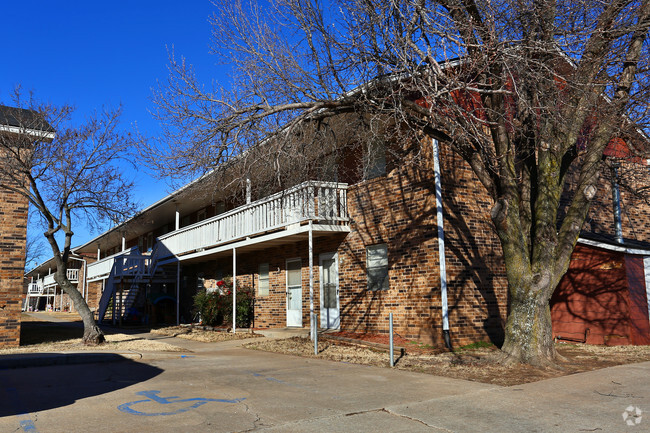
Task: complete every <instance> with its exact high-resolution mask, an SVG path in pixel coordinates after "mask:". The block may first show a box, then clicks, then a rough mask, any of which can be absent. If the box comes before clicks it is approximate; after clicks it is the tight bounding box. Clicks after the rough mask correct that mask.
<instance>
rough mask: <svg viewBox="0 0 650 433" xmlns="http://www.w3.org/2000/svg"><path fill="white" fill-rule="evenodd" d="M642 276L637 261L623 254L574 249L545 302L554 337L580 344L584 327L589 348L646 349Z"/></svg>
mask: <svg viewBox="0 0 650 433" xmlns="http://www.w3.org/2000/svg"><path fill="white" fill-rule="evenodd" d="M638 259H640V267H639V261H638ZM628 268H629V269H628ZM643 275H644V274H643V259H642V257H641V256H637V257H634V256H630V257H629V259H628V260H626V256H625V255H624V254H623V253H617V252H613V251H607V250H603V249H599V248H594V247H589V246H585V245H578V246H576V249H575V251H574V253H573V257H572V260H571V265H570V267H569V271H568V272H567V274H566V275H565V276H564V278H563V279H562V281H561V282H560V285H559V286H558V288H557V290H556V291H555V293H554V294H553V298H552V299H551V317H552V320H553V333H554V335H555V336H561V337H569V338H572V339H579V340H580V339H583V338H584V335H585V330H586V329H587V328H588V329H589V334H588V336H587V343H589V344H609V345H618V344H649V343H650V341H648V338H649V334H648V332H649V330H648V329H647V328H648V327H650V325H649V324H648V316H647V314H648V312H647V302H646V301H645V281H644V277H643ZM631 293H632V295H631ZM641 294H642V295H643V299H641V296H640V295H641ZM642 300H643V303H642V304H641V301H642ZM640 305H642V306H643V307H645V318H643V317H642V311H641V309H640V308H639V306H640ZM643 320H645V328H644V327H643V326H644V325H643V323H642V322H643Z"/></svg>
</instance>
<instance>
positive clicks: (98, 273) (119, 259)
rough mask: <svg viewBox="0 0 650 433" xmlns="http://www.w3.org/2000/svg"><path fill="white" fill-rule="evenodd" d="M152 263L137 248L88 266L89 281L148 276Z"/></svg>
mask: <svg viewBox="0 0 650 433" xmlns="http://www.w3.org/2000/svg"><path fill="white" fill-rule="evenodd" d="M150 263H151V256H149V255H142V254H140V253H139V250H138V249H137V247H134V248H131V249H129V250H127V251H122V252H119V253H117V254H113V255H112V256H109V257H106V258H104V259H102V260H98V261H96V262H94V263H90V264H89V265H88V281H89V282H92V281H96V280H98V279H102V278H105V277H107V276H108V275H109V274H111V273H112V274H113V275H114V276H136V275H140V274H146V273H147V272H148V267H149V265H150Z"/></svg>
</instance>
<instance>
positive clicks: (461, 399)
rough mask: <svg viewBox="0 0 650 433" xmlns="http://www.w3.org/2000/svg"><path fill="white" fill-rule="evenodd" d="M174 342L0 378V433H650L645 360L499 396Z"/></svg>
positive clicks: (483, 387) (435, 380)
mask: <svg viewBox="0 0 650 433" xmlns="http://www.w3.org/2000/svg"><path fill="white" fill-rule="evenodd" d="M170 342H171V341H170ZM172 343H176V341H174V342H172ZM178 344H179V345H190V346H191V347H189V348H191V349H192V350H194V353H192V354H191V356H187V354H183V353H143V354H142V357H141V359H140V356H129V357H125V358H124V360H123V361H120V362H105V363H101V364H100V363H88V364H75V365H58V366H44V367H31V368H17V369H5V370H0V431H7V432H12V431H17V432H21V431H23V432H31V433H35V432H86V431H93V432H109V431H110V432H138V433H144V432H178V431H183V432H186V431H187V432H189V431H196V432H204V431H205V432H229V431H237V432H249V431H270V432H286V431H291V432H314V431H338V432H347V431H377V432H383V431H391V432H522V431H526V432H562V433H565V432H573V431H575V432H584V431H603V432H605V431H607V432H610V431H611V432H617V431H635V432H644V431H650V362H646V363H641V364H631V365H627V366H618V367H612V368H608V369H604V370H599V371H593V372H588V373H581V374H576V375H571V376H566V377H561V378H555V379H549V380H544V381H541V382H536V383H531V384H525V385H518V386H513V387H499V386H495V385H488V384H481V383H476V382H469V381H463V380H456V379H449V378H444V377H436V376H430V375H425V374H419V373H413V372H406V371H399V370H391V369H388V368H377V367H369V366H361V365H353V364H346V363H336V362H331V361H324V360H316V359H307V358H299V357H293V356H285V355H278V354H272V353H266V352H259V351H253V350H247V349H242V348H240V347H238V346H239V344H240V343H232V342H228V343H216V344H208V345H206V344H203V343H201V344H198V345H197V344H194V345H193V346H192V344H193V343H187V342H178ZM154 391H155V392H154ZM630 406H632V407H635V408H639V409H640V410H641V411H642V412H641V415H634V417H633V418H630V416H632V415H628V420H633V421H635V422H636V421H638V423H636V424H635V425H634V426H628V425H626V418H624V417H623V414H624V412H625V410H626V408H628V407H630ZM646 413H647V414H648V415H647V417H646V416H644V415H645V414H646ZM646 418H647V419H646Z"/></svg>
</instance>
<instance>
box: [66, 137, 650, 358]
mask: <svg viewBox="0 0 650 433" xmlns="http://www.w3.org/2000/svg"><path fill="white" fill-rule="evenodd" d="M412 147H413V146H405V148H411V150H410V151H413V150H412ZM416 152H417V153H418V154H419V155H421V157H422V159H421V161H420V163H418V164H405V163H403V161H404V159H400V157H399V156H396V154H398V153H399V152H394V151H391V152H384V151H382V152H380V153H381V154H379V155H377V154H375V155H374V156H373V158H368V157H366V156H364V155H345V157H344V159H345V161H343V162H342V163H341V165H359V166H362V165H364V164H365V165H366V166H367V167H366V169H364V170H362V171H360V173H361V174H359V175H358V176H356V177H355V176H350V175H343V174H341V173H339V174H338V175H336V174H335V175H331V176H330V177H321V179H324V180H314V181H308V182H303V183H299V184H298V185H295V186H293V187H291V188H287V189H285V190H283V191H277V192H275V193H274V194H270V195H267V196H261V197H259V198H258V199H257V200H254V201H251V202H250V203H247V202H246V200H245V199H241V200H237V199H234V198H233V197H234V196H236V197H245V196H246V195H247V194H238V195H233V194H232V191H231V192H228V193H226V192H225V191H222V190H221V189H220V188H219V187H218V186H217V185H216V184H215V183H214V181H212V180H211V177H210V176H208V177H206V178H204V179H202V180H200V181H196V182H193V183H192V184H190V185H187V186H185V187H184V188H181V189H180V190H178V191H176V192H174V193H172V194H170V195H169V196H167V197H165V198H164V199H162V200H160V201H158V202H157V203H154V204H153V205H151V206H149V207H148V208H146V209H144V210H142V211H141V212H140V213H139V214H138V215H137V216H136V217H134V218H132V219H130V220H129V221H127V222H126V223H124V224H122V225H120V226H119V227H116V228H114V229H112V230H109V231H107V232H106V233H104V234H102V235H100V236H98V237H96V238H94V239H92V240H91V241H89V242H87V243H86V244H84V245H82V246H80V247H77V248H75V249H74V251H75V253H77V254H80V255H83V256H85V257H89V256H93V257H96V258H97V259H98V260H97V261H96V262H94V263H89V264H88V269H87V275H86V284H87V292H86V293H87V296H88V302H89V304H90V306H91V308H96V309H97V310H98V311H99V316H100V317H101V318H103V319H105V320H108V319H110V318H111V317H114V320H120V317H123V318H125V319H126V318H129V319H134V320H148V321H149V323H160V322H175V321H176V320H178V321H180V322H189V321H191V320H192V316H193V314H192V297H193V295H194V294H195V293H196V292H197V291H198V290H201V289H203V288H213V287H216V283H217V281H218V280H220V279H222V278H224V277H225V276H233V275H235V276H236V282H237V285H238V286H240V287H242V286H248V287H251V288H252V289H253V290H254V293H255V312H254V326H255V327H258V328H283V327H303V326H309V323H310V302H311V300H312V298H311V297H310V290H311V291H313V302H314V311H315V312H316V313H317V314H318V316H319V327H320V328H333V329H341V330H345V331H352V332H373V333H385V332H388V315H389V313H393V315H394V322H395V331H396V332H397V333H398V334H399V335H401V336H402V337H405V338H412V339H418V340H421V341H424V342H427V343H433V344H441V343H442V314H443V311H444V310H445V309H446V308H448V311H449V329H450V334H451V338H452V341H453V343H454V344H455V345H462V344H467V343H471V342H475V341H479V340H489V341H492V342H494V343H497V344H499V343H500V342H501V341H502V340H503V333H504V331H503V329H504V324H505V319H506V314H507V306H508V294H507V281H506V278H505V268H504V264H503V259H502V253H501V247H500V243H499V240H498V238H497V236H496V234H495V232H494V230H493V228H492V225H491V221H490V217H489V213H490V209H491V206H492V203H491V200H490V199H489V197H488V195H487V193H486V192H485V190H484V189H483V187H482V186H481V184H480V183H479V182H478V180H477V179H476V177H475V175H474V174H473V172H472V170H471V169H470V168H469V166H468V165H467V164H466V163H465V162H463V161H462V160H461V159H460V158H459V157H458V156H457V155H455V154H453V153H452V152H451V151H450V150H449V149H448V148H447V147H445V146H442V147H441V149H440V167H441V168H440V173H441V178H442V181H441V191H442V209H443V214H444V235H445V241H444V242H445V243H444V247H443V248H442V251H444V253H445V255H446V260H445V263H446V275H447V282H448V301H447V305H445V304H444V301H443V297H442V295H441V284H440V282H441V278H440V275H441V267H440V260H439V254H440V253H439V251H441V249H440V248H439V238H438V223H437V213H436V212H437V208H436V199H435V189H436V188H435V179H434V164H433V148H432V143H431V142H423V143H420V145H419V146H418V148H417V149H416ZM332 180H336V181H337V182H333V181H332ZM251 181H252V182H253V183H255V179H252V180H251ZM338 181H342V182H344V183H342V182H338ZM624 201H625V203H626V204H627V206H625V207H624V214H625V218H624V219H623V234H624V236H625V238H627V239H637V240H639V241H648V240H650V238H649V237H648V234H647V233H646V232H645V230H640V228H641V227H640V226H643V225H644V224H645V221H646V219H645V217H644V216H645V215H646V213H647V211H648V209H649V208H648V206H646V205H645V204H643V203H642V202H641V201H635V198H634V197H632V196H625V197H624ZM596 202H597V204H599V205H598V206H594V210H593V211H592V212H591V213H590V215H589V218H588V222H587V225H586V230H590V231H593V232H594V233H602V232H608V233H611V226H612V223H610V222H611V221H613V218H612V213H611V193H610V191H609V190H608V189H607V184H606V183H605V182H604V183H603V184H602V188H601V190H600V191H599V194H598V195H597V199H596ZM310 238H311V242H310ZM310 245H311V247H310ZM649 251H650V250H649ZM576 254H582V250H580V249H579V250H578V251H577V253H576ZM649 254H650V253H649ZM310 263H311V266H310ZM310 269H311V273H312V275H313V279H312V280H311V284H310ZM563 287H564V286H563ZM102 293H103V295H102ZM59 305H61V304H59ZM113 307H114V309H113ZM113 311H114V312H113ZM646 315H647V311H646ZM604 332H606V331H604Z"/></svg>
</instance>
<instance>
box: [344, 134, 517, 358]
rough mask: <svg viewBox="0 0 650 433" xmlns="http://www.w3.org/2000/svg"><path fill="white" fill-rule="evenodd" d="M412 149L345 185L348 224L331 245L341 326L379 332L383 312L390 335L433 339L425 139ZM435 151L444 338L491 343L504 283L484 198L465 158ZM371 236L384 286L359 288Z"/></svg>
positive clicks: (436, 320) (436, 303)
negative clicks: (385, 265)
mask: <svg viewBox="0 0 650 433" xmlns="http://www.w3.org/2000/svg"><path fill="white" fill-rule="evenodd" d="M422 151H423V152H424V153H425V159H424V161H425V163H424V164H423V165H421V166H417V165H414V166H411V167H398V168H397V169H393V170H391V171H390V172H389V173H388V174H387V176H385V177H380V178H377V179H374V180H370V181H365V182H361V183H359V184H357V185H354V186H353V187H351V188H350V189H349V192H348V208H349V212H350V215H351V218H352V233H350V235H349V236H348V237H347V238H346V241H345V244H344V245H343V246H342V249H341V250H340V253H341V254H340V257H341V260H342V263H341V265H340V279H341V282H342V284H341V306H342V328H343V329H345V330H349V331H361V332H380V333H387V332H388V314H389V313H391V312H392V313H393V318H394V326H395V328H396V329H395V331H396V332H397V333H398V334H399V335H401V336H403V337H406V338H414V339H419V340H421V341H424V342H427V343H434V344H441V342H442V319H441V316H442V304H441V297H440V268H439V257H438V239H437V223H436V209H435V190H434V188H435V186H434V178H433V168H432V164H431V158H430V152H431V149H430V148H427V147H426V146H425V147H423V148H422ZM441 159H442V160H441V165H442V167H441V171H442V183H443V207H444V215H445V219H444V225H445V238H446V239H445V241H446V245H445V253H446V263H447V280H448V298H449V300H448V305H449V314H450V315H449V321H450V333H451V336H452V341H453V343H454V344H455V345H459V344H460V345H462V344H467V343H470V342H474V341H477V340H488V341H489V340H491V341H493V342H495V343H500V342H501V340H502V339H503V324H504V321H505V316H506V305H507V283H506V280H505V276H504V274H505V270H504V267H503V261H502V258H501V249H500V245H499V241H498V238H497V237H496V235H495V234H494V232H493V230H492V228H491V222H490V219H489V209H490V206H491V203H490V200H489V199H488V197H487V194H486V192H485V190H484V189H483V187H482V186H481V185H480V184H479V183H478V180H477V179H476V178H475V176H474V175H473V173H472V172H471V170H470V169H469V167H467V166H466V164H464V163H463V162H462V161H460V160H459V159H458V158H457V157H455V156H454V155H451V154H450V153H449V152H447V151H446V150H445V149H442V157H441ZM393 166H395V165H393ZM379 243H386V244H387V246H388V262H389V278H390V288H389V290H386V291H368V290H367V279H366V252H365V250H366V247H367V246H370V245H375V244H379Z"/></svg>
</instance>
